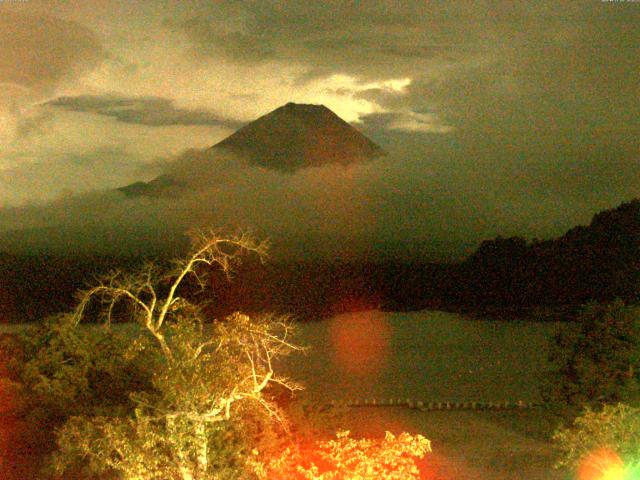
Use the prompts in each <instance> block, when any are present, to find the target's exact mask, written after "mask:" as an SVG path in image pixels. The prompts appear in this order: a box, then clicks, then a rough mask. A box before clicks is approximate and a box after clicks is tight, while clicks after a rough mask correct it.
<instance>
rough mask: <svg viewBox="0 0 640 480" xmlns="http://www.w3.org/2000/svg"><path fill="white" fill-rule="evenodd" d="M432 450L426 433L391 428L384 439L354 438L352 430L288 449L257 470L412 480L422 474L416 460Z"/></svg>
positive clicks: (290, 475) (313, 477)
mask: <svg viewBox="0 0 640 480" xmlns="http://www.w3.org/2000/svg"><path fill="white" fill-rule="evenodd" d="M430 451H431V444H430V442H429V440H427V439H426V438H424V437H423V436H422V435H410V434H408V433H402V434H400V435H399V436H395V435H393V434H392V433H390V432H387V433H386V435H385V438H384V439H359V440H357V439H353V438H350V437H349V432H348V431H339V432H338V433H337V434H336V438H335V439H333V440H328V441H320V442H316V443H315V445H314V446H313V447H312V448H309V449H299V450H293V449H291V448H288V449H286V450H285V451H284V452H283V453H282V454H281V455H280V456H279V457H277V458H276V459H274V460H271V461H270V462H268V463H267V464H266V465H259V466H258V468H257V470H258V472H259V476H260V478H263V479H291V480H296V479H298V480H353V479H358V480H410V479H418V478H420V471H419V469H418V466H417V465H416V463H415V460H416V458H417V459H422V458H423V457H424V456H425V454H426V453H427V452H430Z"/></svg>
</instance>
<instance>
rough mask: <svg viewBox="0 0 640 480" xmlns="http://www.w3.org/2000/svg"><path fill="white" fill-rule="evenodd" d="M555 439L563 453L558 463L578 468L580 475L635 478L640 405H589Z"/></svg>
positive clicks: (638, 471)
mask: <svg viewBox="0 0 640 480" xmlns="http://www.w3.org/2000/svg"><path fill="white" fill-rule="evenodd" d="M553 440H554V442H555V444H556V446H557V448H558V450H559V452H560V458H559V460H558V463H557V465H556V466H557V467H569V468H571V469H573V470H576V471H577V472H578V475H579V478H612V479H613V478H616V479H620V480H623V479H625V480H634V479H636V478H638V476H636V475H638V474H640V469H638V465H639V462H640V408H635V407H631V406H628V405H625V404H621V403H619V404H617V405H605V406H604V407H603V408H602V409H601V410H599V411H594V410H592V409H590V408H587V409H586V410H585V411H584V412H583V413H582V415H580V416H578V417H577V418H576V419H575V420H574V421H573V424H572V426H571V427H569V428H560V429H558V430H557V431H556V433H555V434H554V436H553ZM587 471H588V472H589V473H590V475H591V476H589V475H587ZM614 472H617V474H618V476H617V477H614V476H613V473H614ZM605 474H608V475H611V476H610V477H604V475H605ZM596 475H597V476H596Z"/></svg>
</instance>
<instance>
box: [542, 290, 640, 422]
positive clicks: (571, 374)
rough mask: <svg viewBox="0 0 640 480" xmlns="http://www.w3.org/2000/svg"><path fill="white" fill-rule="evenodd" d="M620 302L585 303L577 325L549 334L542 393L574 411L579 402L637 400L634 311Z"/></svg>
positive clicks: (638, 331) (638, 340)
mask: <svg viewBox="0 0 640 480" xmlns="http://www.w3.org/2000/svg"><path fill="white" fill-rule="evenodd" d="M639 313H640V312H639V310H638V308H637V307H634V306H627V305H625V304H624V303H623V302H621V301H619V300H618V301H615V302H613V303H611V304H608V305H602V304H597V303H590V304H587V305H585V306H584V307H583V308H582V309H581V311H580V312H579V314H578V317H577V325H568V326H564V327H563V328H562V329H561V330H560V331H559V332H558V334H557V335H556V336H555V338H554V342H553V344H552V349H551V352H550V360H551V362H552V364H553V365H554V368H555V370H554V371H553V372H552V374H551V375H550V376H549V377H548V381H547V385H546V387H545V389H544V391H543V394H544V397H545V398H546V399H547V400H548V401H549V402H551V403H553V404H555V405H556V406H560V407H566V409H567V413H568V414H571V415H573V414H575V413H577V412H578V411H580V410H581V409H582V408H583V407H584V406H591V407H593V408H597V407H600V406H602V405H604V404H608V403H616V402H620V401H623V402H632V403H633V402H635V401H637V400H638V367H639V366H640V315H639Z"/></svg>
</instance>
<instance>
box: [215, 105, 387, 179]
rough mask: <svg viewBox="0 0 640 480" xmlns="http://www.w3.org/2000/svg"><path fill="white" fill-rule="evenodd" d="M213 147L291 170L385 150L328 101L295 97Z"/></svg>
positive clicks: (347, 160) (371, 155)
mask: <svg viewBox="0 0 640 480" xmlns="http://www.w3.org/2000/svg"><path fill="white" fill-rule="evenodd" d="M211 149H227V150H229V151H231V152H233V153H234V154H236V155H238V156H241V157H243V158H246V159H248V160H249V161H250V162H252V163H255V164H257V165H260V166H263V167H266V168H271V169H275V170H281V171H288V172H290V171H295V170H297V169H300V168H305V167H316V166H320V165H325V164H328V163H339V164H343V165H347V164H350V163H357V162H361V161H366V160H370V159H372V158H375V157H379V156H381V155H384V151H383V150H382V149H381V148H380V147H379V146H378V145H376V144H375V143H373V142H372V141H371V140H369V139H368V138H367V137H365V136H364V135H363V134H361V133H360V132H358V131H357V130H356V129H355V128H353V127H352V126H351V125H349V124H348V123H347V122H345V121H344V120H342V119H341V118H340V117H338V116H337V115H336V114H335V113H333V112H332V111H331V110H329V109H328V108H327V107H325V106H324V105H308V104H296V103H287V104H286V105H284V106H282V107H280V108H277V109H275V110H274V111H272V112H270V113H268V114H266V115H264V116H262V117H260V118H258V119H257V120H255V121H253V122H251V123H249V124H248V125H245V126H244V127H242V128H241V129H240V130H238V131H237V132H235V133H234V134H233V135H231V136H229V137H227V138H226V139H224V140H223V141H221V142H220V143H218V144H216V145H214V146H213V147H211Z"/></svg>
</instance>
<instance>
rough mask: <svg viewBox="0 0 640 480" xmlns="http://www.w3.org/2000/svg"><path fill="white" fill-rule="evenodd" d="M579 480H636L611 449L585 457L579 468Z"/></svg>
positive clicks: (604, 449)
mask: <svg viewBox="0 0 640 480" xmlns="http://www.w3.org/2000/svg"><path fill="white" fill-rule="evenodd" d="M577 473H578V480H635V478H636V477H635V476H629V473H632V472H629V471H627V470H626V469H625V465H624V462H623V461H622V459H621V458H620V456H619V455H618V454H617V453H616V452H615V451H613V450H611V449H610V448H606V447H605V448H600V449H598V450H595V451H593V452H591V453H589V454H588V455H586V456H585V457H584V459H583V460H582V461H581V462H580V465H579V466H578V472H577Z"/></svg>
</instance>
